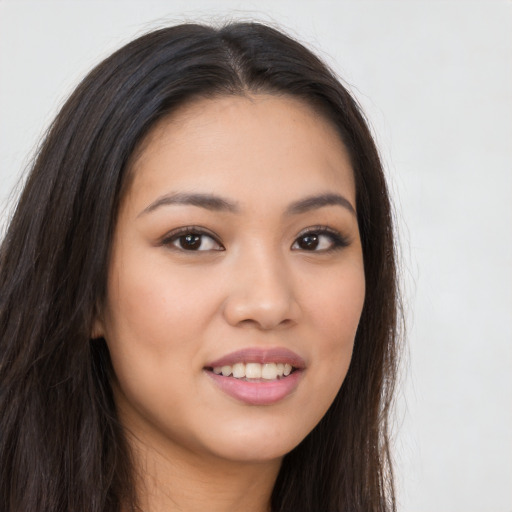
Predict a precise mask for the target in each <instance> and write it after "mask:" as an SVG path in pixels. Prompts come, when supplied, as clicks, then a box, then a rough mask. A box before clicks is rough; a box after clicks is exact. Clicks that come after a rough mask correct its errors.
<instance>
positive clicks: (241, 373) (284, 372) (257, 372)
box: [213, 363, 293, 380]
mask: <svg viewBox="0 0 512 512" xmlns="http://www.w3.org/2000/svg"><path fill="white" fill-rule="evenodd" d="M292 369H293V367H292V365H291V364H288V363H286V364H283V363H265V364H260V363H247V364H244V363H236V364H234V365H233V366H229V365H225V366H216V367H215V368H213V373H215V374H217V375H220V374H222V375H223V376H224V377H229V376H230V375H232V376H233V377H234V378H235V379H244V378H245V379H265V380H276V379H278V378H280V377H283V376H284V377H287V376H288V375H290V373H291V372H292Z"/></svg>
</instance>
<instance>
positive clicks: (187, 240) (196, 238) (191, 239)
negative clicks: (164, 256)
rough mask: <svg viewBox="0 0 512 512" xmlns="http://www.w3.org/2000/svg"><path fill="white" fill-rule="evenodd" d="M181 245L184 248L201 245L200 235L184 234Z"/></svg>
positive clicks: (194, 247) (195, 247)
mask: <svg viewBox="0 0 512 512" xmlns="http://www.w3.org/2000/svg"><path fill="white" fill-rule="evenodd" d="M182 240H183V242H182V243H183V247H184V248H185V249H197V248H198V247H199V246H200V245H201V236H200V235H192V234H190V235H185V236H184V237H182Z"/></svg>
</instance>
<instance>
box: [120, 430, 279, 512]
mask: <svg viewBox="0 0 512 512" xmlns="http://www.w3.org/2000/svg"><path fill="white" fill-rule="evenodd" d="M130 444H131V446H132V453H133V456H134V463H135V467H136V473H137V477H136V481H137V496H138V501H139V507H140V510H141V511H143V512H164V511H165V512H178V511H181V512H183V511H187V512H199V511H201V512H204V511H205V510H208V511H209V512H228V511H233V510H243V511H244V512H270V498H271V494H272V489H273V487H274V483H275V481H276V478H277V474H278V472H279V468H280V466H281V460H280V459H277V460H271V461H263V462H260V461H258V462H247V461H242V462H240V461H231V460H226V459H221V458H217V457H212V456H210V455H206V454H197V453H193V452H191V451H188V450H187V449H186V448H183V447H177V446H173V447H172V449H169V448H170V447H166V448H164V449H162V448H163V447H162V446H159V447H157V446H154V445H153V446H149V445H148V444H147V443H144V444H143V443H142V442H141V441H140V440H137V439H134V438H133V437H132V438H131V439H130Z"/></svg>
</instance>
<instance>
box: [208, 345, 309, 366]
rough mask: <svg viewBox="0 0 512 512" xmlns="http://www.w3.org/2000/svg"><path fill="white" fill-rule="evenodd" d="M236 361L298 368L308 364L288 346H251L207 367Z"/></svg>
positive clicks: (228, 364)
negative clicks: (280, 364)
mask: <svg viewBox="0 0 512 512" xmlns="http://www.w3.org/2000/svg"><path fill="white" fill-rule="evenodd" d="M236 363H260V364H265V363H283V364H290V365H291V366H293V367H294V368H296V369H303V368H305V366H306V362H305V361H304V359H302V357H300V356H299V355H298V354H296V353H295V352H293V351H291V350H289V349H287V348H281V347H278V348H262V347H250V348H244V349H241V350H236V351H235V352H231V353H229V354H226V355H225V356H222V357H220V358H219V359H216V360H215V361H211V362H209V363H208V364H207V365H206V366H205V368H217V367H219V366H233V365H234V364H236Z"/></svg>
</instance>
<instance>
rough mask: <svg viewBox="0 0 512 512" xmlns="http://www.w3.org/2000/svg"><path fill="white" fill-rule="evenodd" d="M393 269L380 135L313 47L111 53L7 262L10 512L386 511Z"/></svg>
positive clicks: (245, 28)
mask: <svg viewBox="0 0 512 512" xmlns="http://www.w3.org/2000/svg"><path fill="white" fill-rule="evenodd" d="M394 258H395V257H394V248H393V231H392V223H391V214H390V205H389V200H388V195H387V189H386V184H385V181H384V177H383V173H382V169H381V164H380V161H379V157H378V154H377V151H376V148H375V146H374V143H373V140H372V137H371V135H370V132H369V130H368V128H367V126H366V124H365V122H364V119H363V117H362V114H361V113H360V111H359V109H358V107H357V105H356V103H355V102H354V100H353V99H352V98H351V96H350V95H349V93H348V92H347V91H346V90H345V89H344V88H343V86H342V85H341V84H340V83H339V81H338V80H337V79H336V78H335V77H334V76H333V74H332V73H331V72H330V71H329V70H328V69H327V68H326V67H325V65H324V64H323V63H321V62H320V61H319V60H318V59H317V58H316V57H315V56H314V55H312V54H311V53H310V52H309V51H308V50H306V49H305V48H304V47H303V46H301V45H300V44H299V43H297V42H295V41H293V40H292V39H290V38H288V37H287V36H285V35H283V34H281V33H279V32H278V31H276V30H274V29H272V28H269V27H266V26H262V25H259V24H251V23H249V24H245V23H240V24H230V25H227V26H225V27H223V28H221V29H214V28H211V27H206V26H199V25H191V24H188V25H181V26H176V27H172V28H166V29H162V30H158V31H155V32H152V33H150V34H147V35H145V36H143V37H141V38H139V39H137V40H135V41H133V42H132V43H130V44H128V45H127V46H125V47H124V48H122V49H120V50H119V51H118V52H116V53H114V54H113V55H112V56H111V57H109V58H108V59H106V60H105V61H104V62H103V63H101V64H100V65H99V66H98V67H97V68H95V69H94V70H93V71H92V72H91V73H90V74H89V75H88V76H87V77H86V78H85V79H84V81H83V82H82V83H81V84H80V85H79V87H78V88H77V89H76V91H75V92H74V93H73V95H72V96H71V98H70V99H69V100H68V101H67V103H66V104H65V105H64V107H63V108H62V110H61V112H60V113H59V115H58V116H57V118H56V120H55V122H54V123H53V125H52V126H51V128H50V130H49V133H48V135H47V137H46V140H45V142H44V143H43V145H42V147H41V149H40V151H39V154H38V156H37V159H36V161H35V164H34V166H33V169H32V172H31V174H30V176H29V178H28V180H27V183H26V185H25V189H24V191H23V193H22V196H21V199H20V201H19V204H18V207H17V209H16V211H15V214H14V217H13V219H12V221H11V224H10V227H9V229H8V232H7V235H6V237H5V240H4V241H3V244H2V247H1V254H0V288H1V290H2V295H1V304H0V329H1V331H0V349H1V350H0V353H1V359H0V384H1V391H0V393H1V394H0V432H1V439H0V459H1V460H2V466H1V469H0V471H1V478H0V480H1V483H0V486H1V487H0V488H1V491H0V504H1V507H2V510H6V511H15V510H16V511H18V510H23V511H25V512H28V511H36V510H37V511H38V512H41V511H48V512H50V511H52V512H54V511H61V510H62V511H68V510H77V511H78V510H84V511H86V510H87V511H114V510H115V511H121V510H122V511H130V510H143V511H146V512H153V511H159V510H188V511H192V510H210V511H216V510H245V511H252V510H254V511H258V512H261V511H265V512H268V511H270V510H271V511H272V512H276V511H291V510H293V511H315V512H316V511H349V510H350V511H353V510H360V511H365V512H367V511H377V510H379V511H387V510H394V509H395V500H394V495H393V481H392V472H391V464H390V454H389V443H388V412H389V407H390V402H391V397H392V392H393V386H394V381H395V372H396V358H397V329H396V325H397V300H398V299H397V291H396V272H395V259H394Z"/></svg>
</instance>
